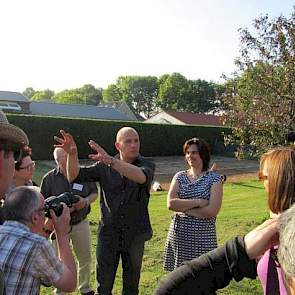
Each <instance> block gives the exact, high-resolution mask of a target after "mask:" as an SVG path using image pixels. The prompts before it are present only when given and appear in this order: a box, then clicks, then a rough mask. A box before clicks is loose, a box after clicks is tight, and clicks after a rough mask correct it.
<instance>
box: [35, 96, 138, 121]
mask: <svg viewBox="0 0 295 295" xmlns="http://www.w3.org/2000/svg"><path fill="white" fill-rule="evenodd" d="M30 112H31V114H33V115H45V116H59V117H78V118H91V119H101V120H120V121H135V120H132V119H131V118H129V117H128V116H127V115H126V114H124V113H122V112H120V111H119V110H117V109H115V108H113V107H102V106H94V105H84V104H60V103H53V102H45V101H38V102H37V101H32V102H31V104H30Z"/></svg>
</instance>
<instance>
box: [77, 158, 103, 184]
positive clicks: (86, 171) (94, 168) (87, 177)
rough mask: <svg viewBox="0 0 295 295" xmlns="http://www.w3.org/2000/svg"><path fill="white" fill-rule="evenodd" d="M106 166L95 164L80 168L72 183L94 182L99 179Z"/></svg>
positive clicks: (99, 163)
mask: <svg viewBox="0 0 295 295" xmlns="http://www.w3.org/2000/svg"><path fill="white" fill-rule="evenodd" d="M106 168H107V167H106V165H104V164H103V163H101V162H96V163H95V164H93V165H91V166H81V167H80V170H79V174H78V176H77V178H76V179H75V180H74V181H73V182H75V181H77V182H96V181H99V180H100V178H101V173H102V171H103V169H106Z"/></svg>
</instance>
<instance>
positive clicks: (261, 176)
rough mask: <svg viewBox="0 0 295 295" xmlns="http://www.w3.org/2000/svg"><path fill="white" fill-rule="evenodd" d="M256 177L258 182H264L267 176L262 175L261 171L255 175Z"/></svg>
mask: <svg viewBox="0 0 295 295" xmlns="http://www.w3.org/2000/svg"><path fill="white" fill-rule="evenodd" d="M257 176H258V179H259V180H260V181H265V180H267V179H268V176H267V175H264V174H263V173H262V172H261V171H259V172H258V173H257Z"/></svg>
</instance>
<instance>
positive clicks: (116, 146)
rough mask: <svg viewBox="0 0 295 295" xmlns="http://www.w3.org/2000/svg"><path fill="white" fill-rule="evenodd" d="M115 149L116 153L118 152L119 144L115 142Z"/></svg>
mask: <svg viewBox="0 0 295 295" xmlns="http://www.w3.org/2000/svg"><path fill="white" fill-rule="evenodd" d="M115 148H116V150H117V151H118V152H119V151H120V143H119V142H115Z"/></svg>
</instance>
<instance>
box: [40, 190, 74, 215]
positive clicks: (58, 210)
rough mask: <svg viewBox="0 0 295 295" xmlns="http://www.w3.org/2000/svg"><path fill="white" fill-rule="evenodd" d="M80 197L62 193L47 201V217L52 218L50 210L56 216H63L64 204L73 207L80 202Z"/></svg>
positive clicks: (45, 206)
mask: <svg viewBox="0 0 295 295" xmlns="http://www.w3.org/2000/svg"><path fill="white" fill-rule="evenodd" d="M79 200H80V197H79V196H77V195H73V194H71V193H68V192H66V193H62V194H60V195H58V196H51V197H49V198H47V199H46V200H45V205H44V208H45V210H44V211H45V216H46V217H48V218H51V215H50V211H49V210H50V209H52V210H53V211H54V213H55V215H56V216H60V215H61V214H62V210H63V207H62V204H61V203H65V204H66V205H67V206H68V207H69V208H71V207H72V205H73V204H74V203H77V202H79Z"/></svg>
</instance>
